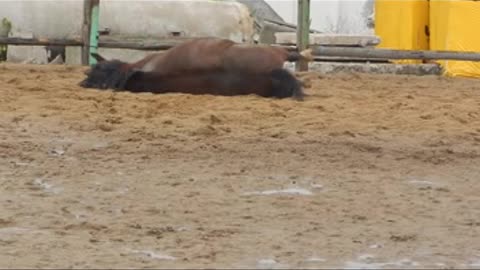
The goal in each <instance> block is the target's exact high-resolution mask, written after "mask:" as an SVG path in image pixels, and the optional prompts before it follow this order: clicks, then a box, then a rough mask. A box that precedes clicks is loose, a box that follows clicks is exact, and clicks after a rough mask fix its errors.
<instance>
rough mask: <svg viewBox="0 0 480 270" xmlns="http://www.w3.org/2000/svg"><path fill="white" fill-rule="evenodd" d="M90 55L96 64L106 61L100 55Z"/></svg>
mask: <svg viewBox="0 0 480 270" xmlns="http://www.w3.org/2000/svg"><path fill="white" fill-rule="evenodd" d="M90 55H91V56H92V57H93V58H95V60H97V62H103V61H107V59H105V58H104V57H103V56H101V55H100V54H98V53H90Z"/></svg>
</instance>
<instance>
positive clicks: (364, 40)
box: [275, 32, 380, 47]
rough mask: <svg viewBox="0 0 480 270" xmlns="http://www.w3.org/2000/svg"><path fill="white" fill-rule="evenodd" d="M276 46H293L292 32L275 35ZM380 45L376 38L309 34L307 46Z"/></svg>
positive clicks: (294, 38) (294, 37)
mask: <svg viewBox="0 0 480 270" xmlns="http://www.w3.org/2000/svg"><path fill="white" fill-rule="evenodd" d="M275 39H276V43H277V44H284V45H295V44H296V43H297V40H296V35H295V33H293V32H281V33H275ZM378 44H380V38H379V37H377V36H364V35H342V34H310V39H309V45H324V46H349V47H368V46H376V45H378Z"/></svg>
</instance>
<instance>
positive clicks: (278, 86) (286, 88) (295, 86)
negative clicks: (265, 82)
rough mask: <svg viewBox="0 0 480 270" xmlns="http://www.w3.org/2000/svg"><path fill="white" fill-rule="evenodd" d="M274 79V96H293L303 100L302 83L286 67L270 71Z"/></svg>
mask: <svg viewBox="0 0 480 270" xmlns="http://www.w3.org/2000/svg"><path fill="white" fill-rule="evenodd" d="M270 76H271V79H272V96H274V97H277V98H287V97H293V98H295V99H296V100H299V101H302V100H303V98H304V96H305V95H304V93H303V88H302V84H301V82H300V81H299V80H297V78H295V76H294V75H293V74H292V73H290V72H289V71H288V70H286V69H275V70H273V71H272V72H271V73H270Z"/></svg>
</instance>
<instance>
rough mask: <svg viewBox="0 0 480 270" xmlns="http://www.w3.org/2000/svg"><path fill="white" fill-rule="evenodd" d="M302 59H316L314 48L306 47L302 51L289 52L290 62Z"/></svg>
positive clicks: (288, 58) (288, 59)
mask: <svg viewBox="0 0 480 270" xmlns="http://www.w3.org/2000/svg"><path fill="white" fill-rule="evenodd" d="M300 60H305V61H308V62H311V61H313V60H315V57H314V56H313V54H312V50H311V49H306V50H303V51H301V52H288V55H287V61H288V62H297V61H300Z"/></svg>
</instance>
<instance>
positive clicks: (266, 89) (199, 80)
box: [116, 69, 304, 100]
mask: <svg viewBox="0 0 480 270" xmlns="http://www.w3.org/2000/svg"><path fill="white" fill-rule="evenodd" d="M116 89H117V90H120V91H121V90H126V91H131V92H151V93H168V92H171V93H173V92H177V93H188V94H194V95H199V94H210V95H221V96H237V95H258V96H262V97H275V98H287V97H294V98H295V99H297V100H303V96H304V94H303V91H302V87H301V84H300V82H299V81H298V80H297V79H296V78H295V77H294V76H293V75H292V74H291V73H290V72H288V71H287V70H285V69H274V70H272V71H270V72H264V73H245V72H239V71H222V70H216V71H192V72H186V73H184V74H181V75H180V74H174V75H163V74H160V73H158V72H144V71H141V70H134V71H132V72H130V73H129V74H128V75H127V77H126V80H125V81H123V82H122V83H120V84H119V85H116Z"/></svg>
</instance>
